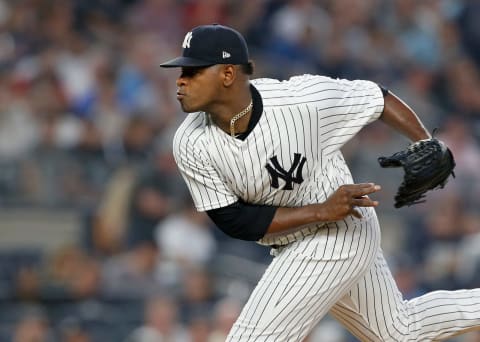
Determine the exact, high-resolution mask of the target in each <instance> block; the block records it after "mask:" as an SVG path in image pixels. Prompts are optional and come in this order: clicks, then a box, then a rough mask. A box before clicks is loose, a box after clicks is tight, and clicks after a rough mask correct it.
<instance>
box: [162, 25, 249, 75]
mask: <svg viewBox="0 0 480 342" xmlns="http://www.w3.org/2000/svg"><path fill="white" fill-rule="evenodd" d="M182 48H183V51H182V56H180V57H177V58H175V59H172V60H170V61H168V62H166V63H163V64H161V65H160V66H162V67H165V68H173V67H187V66H192V67H201V66H209V65H214V64H247V63H248V59H249V57H248V48H247V43H246V42H245V39H244V38H243V36H242V35H241V34H240V33H239V32H237V31H235V30H234V29H232V28H230V27H227V26H223V25H218V24H213V25H202V26H197V27H195V28H193V29H192V30H191V31H190V32H188V33H187V34H186V35H185V38H184V39H183V43H182Z"/></svg>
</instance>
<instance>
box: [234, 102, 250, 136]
mask: <svg viewBox="0 0 480 342" xmlns="http://www.w3.org/2000/svg"><path fill="white" fill-rule="evenodd" d="M252 107H253V102H252V100H250V103H249V104H248V106H247V107H245V109H244V110H242V111H241V112H240V113H238V114H235V115H234V116H233V118H232V119H231V120H230V135H231V136H232V137H235V122H236V121H237V120H238V119H240V118H241V117H242V116H244V115H245V114H247V113H248V112H249V111H250V110H251V109H252Z"/></svg>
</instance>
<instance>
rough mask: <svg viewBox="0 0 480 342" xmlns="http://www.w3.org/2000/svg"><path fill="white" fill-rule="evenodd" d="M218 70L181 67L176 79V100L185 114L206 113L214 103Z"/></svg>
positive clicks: (218, 79) (214, 68)
mask: <svg viewBox="0 0 480 342" xmlns="http://www.w3.org/2000/svg"><path fill="white" fill-rule="evenodd" d="M219 81H220V78H219V73H218V68H217V67H216V66H215V65H213V66H208V67H183V68H182V73H181V74H180V77H179V78H178V79H177V100H178V101H179V102H180V105H181V106H182V110H183V111H184V112H186V113H192V112H198V111H208V108H209V107H210V106H211V105H212V103H214V102H215V100H216V97H217V96H218V90H219V89H218V88H219Z"/></svg>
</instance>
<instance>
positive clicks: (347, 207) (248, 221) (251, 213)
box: [207, 183, 380, 241]
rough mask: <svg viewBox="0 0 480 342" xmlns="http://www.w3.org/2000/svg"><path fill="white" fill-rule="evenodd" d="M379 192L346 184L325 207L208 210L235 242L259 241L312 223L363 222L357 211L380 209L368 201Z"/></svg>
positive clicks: (237, 206)
mask: <svg viewBox="0 0 480 342" xmlns="http://www.w3.org/2000/svg"><path fill="white" fill-rule="evenodd" d="M379 190H380V186H379V185H376V184H373V183H361V184H346V185H342V186H340V187H339V188H338V189H337V191H335V192H334V193H333V194H332V195H330V197H329V198H328V199H327V200H326V201H325V202H322V203H316V204H309V205H305V206H302V207H273V206H262V205H254V204H248V203H244V202H242V201H240V200H239V201H237V202H236V203H234V204H232V205H229V206H226V207H222V208H217V209H213V210H208V211H207V214H208V216H209V217H210V218H211V219H212V221H213V222H215V224H216V225H217V226H218V227H219V228H220V229H221V230H222V231H223V232H224V233H226V234H227V235H229V236H230V237H233V238H237V239H241V240H247V241H256V240H259V239H261V238H263V237H264V236H266V235H270V234H282V233H285V232H292V231H295V230H297V229H300V228H302V227H303V226H305V225H308V224H313V223H320V224H321V223H327V222H334V221H338V220H341V219H343V218H345V217H346V216H349V215H353V216H355V217H357V218H362V215H361V214H360V211H359V210H358V209H357V207H375V206H377V205H378V202H377V201H374V200H372V199H370V198H369V197H368V195H369V194H372V193H374V192H377V191H379Z"/></svg>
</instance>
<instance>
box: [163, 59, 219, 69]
mask: <svg viewBox="0 0 480 342" xmlns="http://www.w3.org/2000/svg"><path fill="white" fill-rule="evenodd" d="M209 65H212V63H211V62H206V61H202V60H200V59H196V58H191V57H177V58H174V59H172V60H170V61H168V62H165V63H162V64H160V66H161V67H162V68H179V67H202V66H209Z"/></svg>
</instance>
